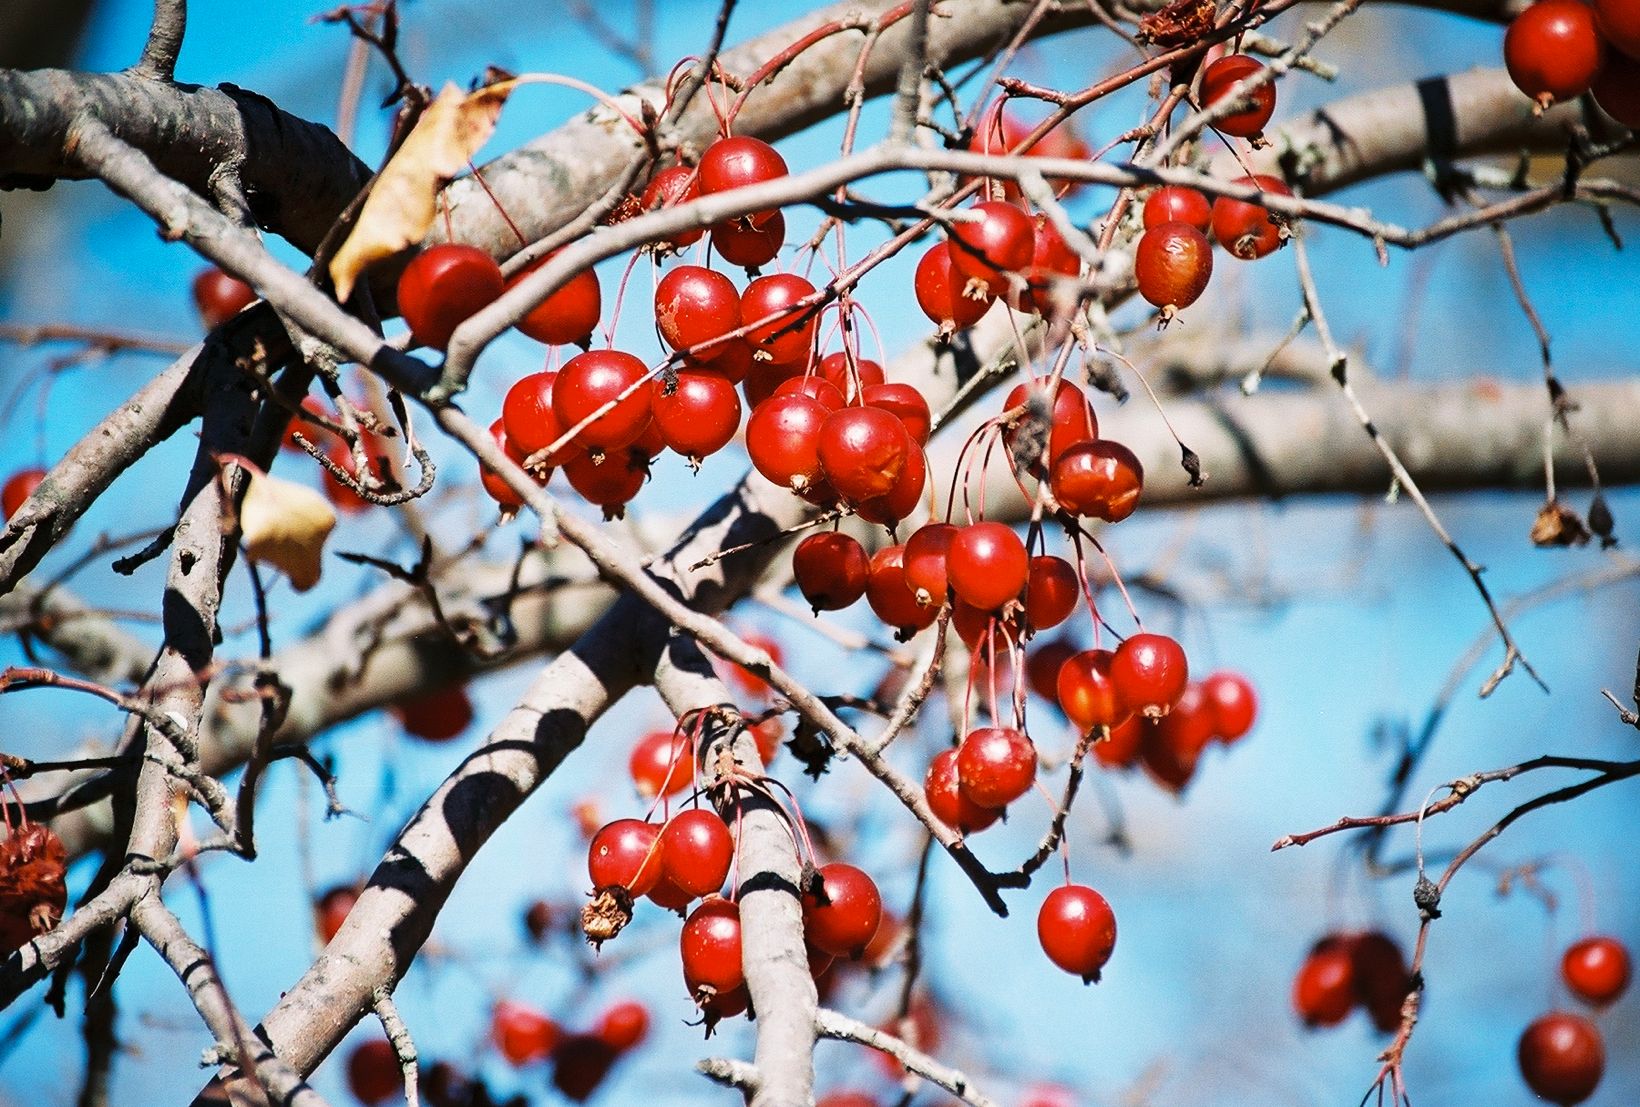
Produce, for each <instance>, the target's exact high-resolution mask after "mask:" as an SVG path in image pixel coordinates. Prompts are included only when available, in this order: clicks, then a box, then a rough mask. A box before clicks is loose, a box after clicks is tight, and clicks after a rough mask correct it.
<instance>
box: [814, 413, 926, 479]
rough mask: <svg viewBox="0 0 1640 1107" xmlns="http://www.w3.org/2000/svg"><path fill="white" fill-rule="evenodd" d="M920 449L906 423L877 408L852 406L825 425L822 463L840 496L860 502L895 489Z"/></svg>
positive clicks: (834, 415)
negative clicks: (908, 462)
mask: <svg viewBox="0 0 1640 1107" xmlns="http://www.w3.org/2000/svg"><path fill="white" fill-rule="evenodd" d="M914 449H915V447H914V446H913V445H912V442H911V436H910V435H908V434H907V433H906V431H905V425H904V424H902V423H901V422H900V420H899V419H898V417H896V416H895V415H894V414H893V413H891V412H887V411H884V410H883V409H882V408H877V407H847V408H843V409H841V410H839V411H834V412H832V413H831V414H829V415H827V416H826V420H825V422H824V423H823V424H822V425H821V427H820V438H819V455H820V465H821V468H822V470H823V471H824V472H825V475H826V481H827V483H829V484H830V485H831V486H832V487H833V488H834V489H836V490H837V493H838V495H840V496H842V497H843V498H844V499H846V500H850V501H853V502H855V503H858V502H860V501H862V500H869V499H872V498H874V497H877V496H882V495H886V494H887V493H888V492H890V491H892V490H893V488H894V485H895V482H896V481H898V480H899V478H900V473H901V471H902V470H904V469H905V465H906V457H907V455H908V454H910V453H911V452H912V451H913V450H914Z"/></svg>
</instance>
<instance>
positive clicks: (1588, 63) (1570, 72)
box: [1503, 0, 1606, 107]
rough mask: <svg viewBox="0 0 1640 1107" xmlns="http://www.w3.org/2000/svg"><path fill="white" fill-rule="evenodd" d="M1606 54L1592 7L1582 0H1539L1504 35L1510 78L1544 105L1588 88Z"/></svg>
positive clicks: (1505, 54) (1522, 13) (1565, 98)
mask: <svg viewBox="0 0 1640 1107" xmlns="http://www.w3.org/2000/svg"><path fill="white" fill-rule="evenodd" d="M1605 55H1606V47H1605V42H1604V41H1603V40H1602V39H1601V37H1600V28H1599V27H1598V26H1597V25H1596V22H1595V13H1594V9H1593V8H1592V7H1590V6H1589V5H1588V4H1585V3H1583V0H1537V2H1536V3H1535V4H1533V5H1532V6H1531V7H1529V8H1527V9H1526V10H1525V11H1523V12H1521V13H1520V14H1519V15H1517V16H1516V17H1515V18H1514V21H1513V22H1511V23H1510V24H1509V30H1507V31H1506V32H1504V36H1503V64H1504V65H1505V66H1506V67H1507V68H1508V70H1509V79H1510V80H1512V81H1514V82H1515V87H1516V88H1518V89H1520V90H1521V91H1522V92H1524V93H1525V94H1526V95H1527V96H1530V97H1531V98H1532V99H1533V100H1535V101H1537V102H1538V103H1539V104H1541V105H1542V106H1544V107H1548V106H1549V105H1550V104H1553V103H1556V102H1558V101H1561V100H1575V99H1576V98H1577V97H1579V96H1582V95H1583V94H1584V93H1585V92H1587V91H1589V86H1590V85H1591V84H1593V83H1594V79H1595V77H1596V76H1598V75H1599V73H1600V65H1601V62H1603V61H1604V60H1605Z"/></svg>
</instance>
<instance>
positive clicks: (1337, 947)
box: [1293, 937, 1356, 1027]
mask: <svg viewBox="0 0 1640 1107" xmlns="http://www.w3.org/2000/svg"><path fill="white" fill-rule="evenodd" d="M1355 1000H1356V989H1355V959H1354V957H1353V956H1352V955H1351V950H1350V943H1349V942H1348V941H1346V940H1344V939H1343V938H1341V937H1328V938H1323V939H1322V940H1321V941H1319V942H1317V943H1316V945H1315V948H1314V949H1312V950H1310V954H1309V956H1308V957H1306V958H1305V959H1304V963H1303V964H1302V965H1300V966H1299V969H1298V975H1297V976H1295V977H1294V978H1293V1010H1295V1011H1297V1012H1298V1017H1299V1018H1300V1019H1302V1020H1303V1021H1304V1025H1305V1026H1310V1027H1315V1026H1337V1025H1338V1024H1339V1023H1341V1022H1343V1021H1344V1020H1345V1019H1346V1018H1348V1017H1349V1013H1350V1010H1351V1009H1352V1008H1354V1006H1355Z"/></svg>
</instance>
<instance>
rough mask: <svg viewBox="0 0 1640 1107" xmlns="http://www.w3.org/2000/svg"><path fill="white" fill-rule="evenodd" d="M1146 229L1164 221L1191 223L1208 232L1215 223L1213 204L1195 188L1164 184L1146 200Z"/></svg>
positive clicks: (1203, 231) (1199, 229)
mask: <svg viewBox="0 0 1640 1107" xmlns="http://www.w3.org/2000/svg"><path fill="white" fill-rule="evenodd" d="M1144 221H1145V230H1147V231H1148V230H1150V229H1151V228H1152V227H1157V226H1160V225H1161V224H1163V223H1175V222H1177V223H1189V224H1190V225H1191V226H1192V227H1195V228H1196V229H1197V230H1198V231H1201V232H1202V233H1203V234H1206V233H1207V231H1208V228H1210V227H1211V226H1212V225H1213V205H1212V204H1210V203H1208V201H1207V197H1206V196H1204V195H1203V194H1202V193H1200V192H1198V191H1197V190H1196V189H1194V188H1186V187H1185V186H1183V185H1163V186H1162V187H1161V188H1158V189H1157V190H1156V191H1155V192H1152V193H1151V194H1150V198H1149V199H1147V200H1146V201H1145V210H1144Z"/></svg>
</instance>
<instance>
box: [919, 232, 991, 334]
mask: <svg viewBox="0 0 1640 1107" xmlns="http://www.w3.org/2000/svg"><path fill="white" fill-rule="evenodd" d="M966 284H967V279H966V278H964V277H963V276H962V275H961V274H959V273H958V272H957V271H956V270H955V269H954V268H952V265H951V247H950V246H949V245H947V244H946V243H944V242H939V243H936V244H935V245H933V246H931V247H930V248H929V250H928V252H927V253H926V254H924V255H923V256H922V260H921V261H919V262H918V263H917V275H916V278H915V279H914V280H913V282H912V287H913V290H914V291H915V292H916V294H917V306H918V307H920V308H922V310H923V314H924V315H926V316H928V318H929V319H930V320H932V321H933V322H935V323H937V324H939V327H940V330H941V331H942V332H946V333H949V332H951V331H959V330H963V329H964V328H967V327H971V326H973V325H974V324H975V323H978V322H979V321H980V318H981V317H982V316H983V315H984V314H985V313H986V312H987V311H988V310H990V307H991V301H993V300H995V299H996V296H995V294H992V293H986V294H985V295H983V296H980V297H978V298H975V297H973V296H968V295H965V285H966Z"/></svg>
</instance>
